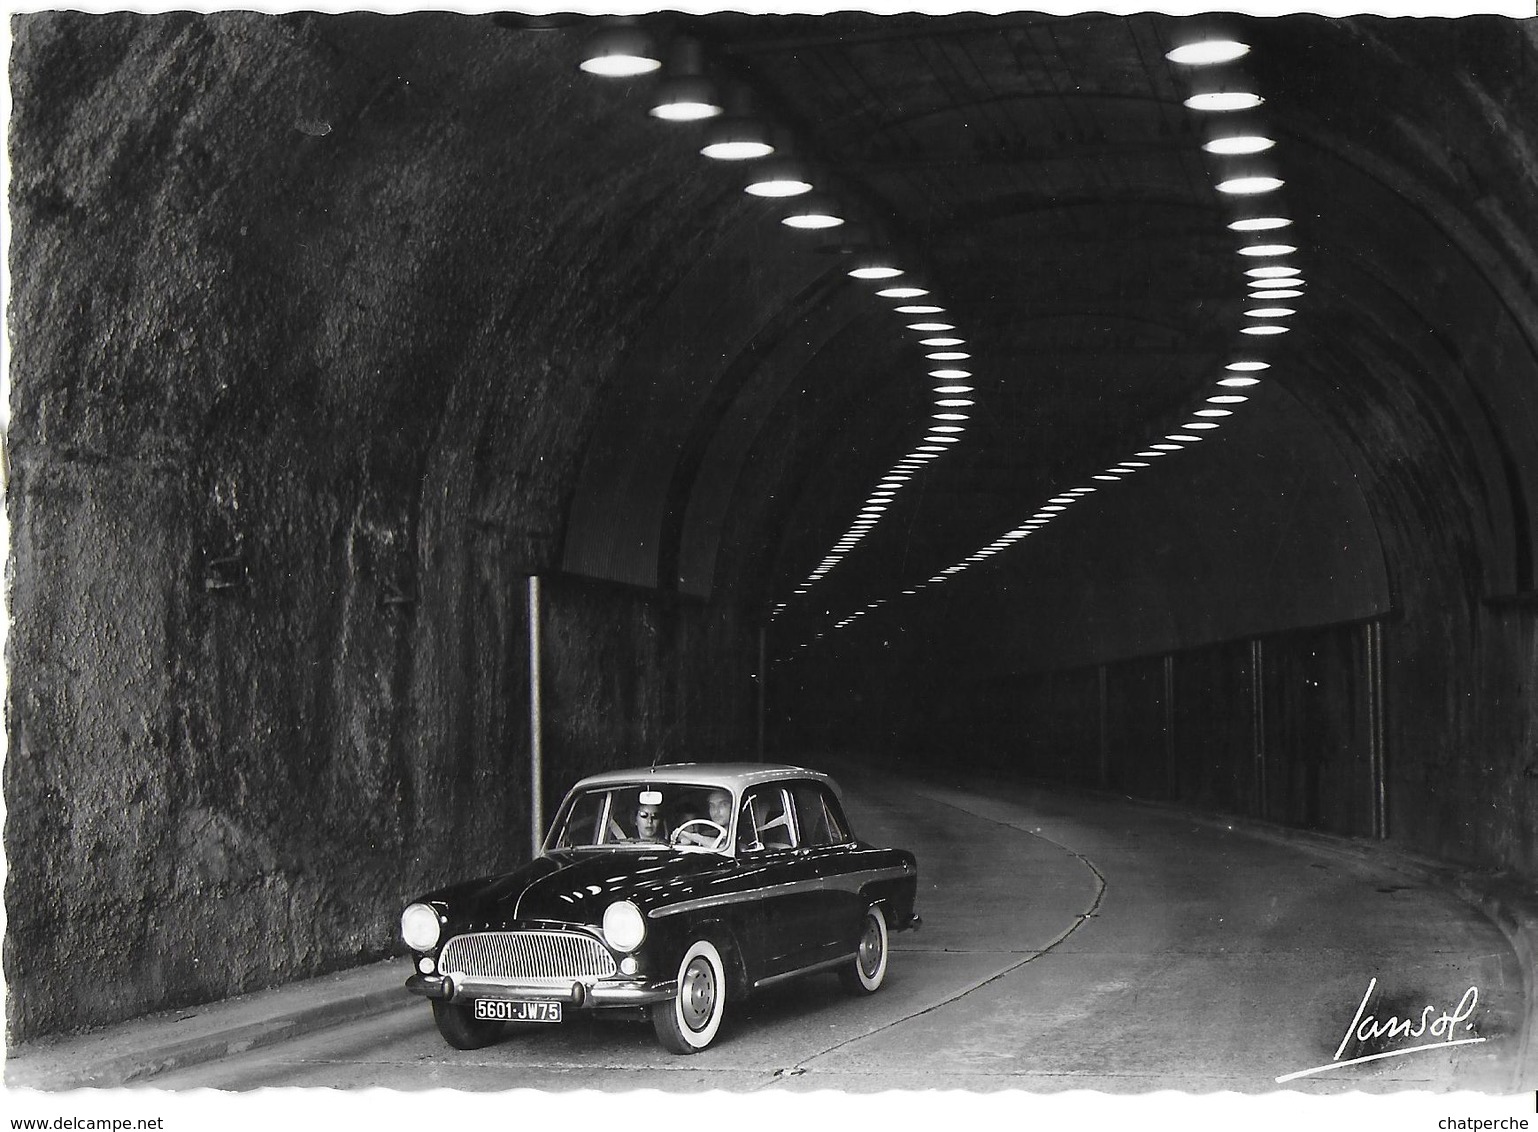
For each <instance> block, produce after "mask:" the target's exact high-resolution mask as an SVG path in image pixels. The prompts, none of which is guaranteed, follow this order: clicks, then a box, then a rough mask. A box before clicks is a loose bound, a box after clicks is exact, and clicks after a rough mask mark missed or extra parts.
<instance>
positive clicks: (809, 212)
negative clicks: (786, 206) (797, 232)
mask: <svg viewBox="0 0 1538 1132" xmlns="http://www.w3.org/2000/svg"><path fill="white" fill-rule="evenodd" d="M839 211H840V210H839V209H838V208H837V207H836V206H835V205H834V204H833V202H832V201H830V200H827V199H825V198H822V197H812V198H810V199H808V200H806V201H804V202H803V203H801V204H800V205H799V206H797V207H796V209H795V211H793V212H791V213H790V214H789V215H787V216H785V217H784V218H782V219H781V220H780V223H781V224H783V225H785V226H786V227H787V228H799V229H801V230H803V231H820V230H822V229H824V228H837V227H838V226H839V225H841V224H843V223H844V218H843V217H842V216H840V215H839Z"/></svg>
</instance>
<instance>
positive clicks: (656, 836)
mask: <svg viewBox="0 0 1538 1132" xmlns="http://www.w3.org/2000/svg"><path fill="white" fill-rule="evenodd" d="M635 840H637V841H665V840H667V826H666V825H665V823H664V822H663V820H662V807H661V806H659V805H657V804H656V803H655V802H642V803H641V804H640V805H638V806H636V808H635Z"/></svg>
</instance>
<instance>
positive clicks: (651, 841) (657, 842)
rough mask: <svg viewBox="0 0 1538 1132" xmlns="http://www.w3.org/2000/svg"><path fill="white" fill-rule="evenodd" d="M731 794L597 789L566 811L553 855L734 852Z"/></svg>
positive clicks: (656, 785) (652, 786)
mask: <svg viewBox="0 0 1538 1132" xmlns="http://www.w3.org/2000/svg"><path fill="white" fill-rule="evenodd" d="M732 808H733V801H732V796H731V793H730V792H729V791H726V790H723V789H721V788H719V787H713V786H697V785H693V784H689V783H680V782H645V783H640V782H638V783H632V784H625V785H620V786H602V787H594V788H593V789H591V790H584V791H581V792H580V793H578V794H575V795H573V796H572V797H571V798H569V799H568V800H567V803H566V805H565V806H563V807H562V810H561V815H560V817H559V818H557V820H556V825H555V829H554V830H553V831H552V833H551V836H550V840H549V842H548V843H547V845H548V847H549V848H551V849H645V848H648V847H650V848H657V847H659V846H664V845H672V846H675V847H677V848H682V849H708V850H715V851H717V852H725V851H728V850H730V848H731V844H732V842H731V832H732V830H731V826H732Z"/></svg>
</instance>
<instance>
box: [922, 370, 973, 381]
mask: <svg viewBox="0 0 1538 1132" xmlns="http://www.w3.org/2000/svg"><path fill="white" fill-rule="evenodd" d="M929 376H930V377H937V378H939V379H940V380H942V381H960V380H962V379H963V378H968V377H971V376H972V371H971V370H969V369H932V370H930V371H929Z"/></svg>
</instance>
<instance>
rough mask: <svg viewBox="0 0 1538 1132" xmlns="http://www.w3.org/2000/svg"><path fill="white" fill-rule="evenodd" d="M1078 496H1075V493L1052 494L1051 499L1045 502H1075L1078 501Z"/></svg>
mask: <svg viewBox="0 0 1538 1132" xmlns="http://www.w3.org/2000/svg"><path fill="white" fill-rule="evenodd" d="M1078 498H1079V497H1078V496H1076V495H1054V496H1053V497H1052V498H1051V499H1049V500H1047V502H1048V503H1075V502H1077V501H1078Z"/></svg>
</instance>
